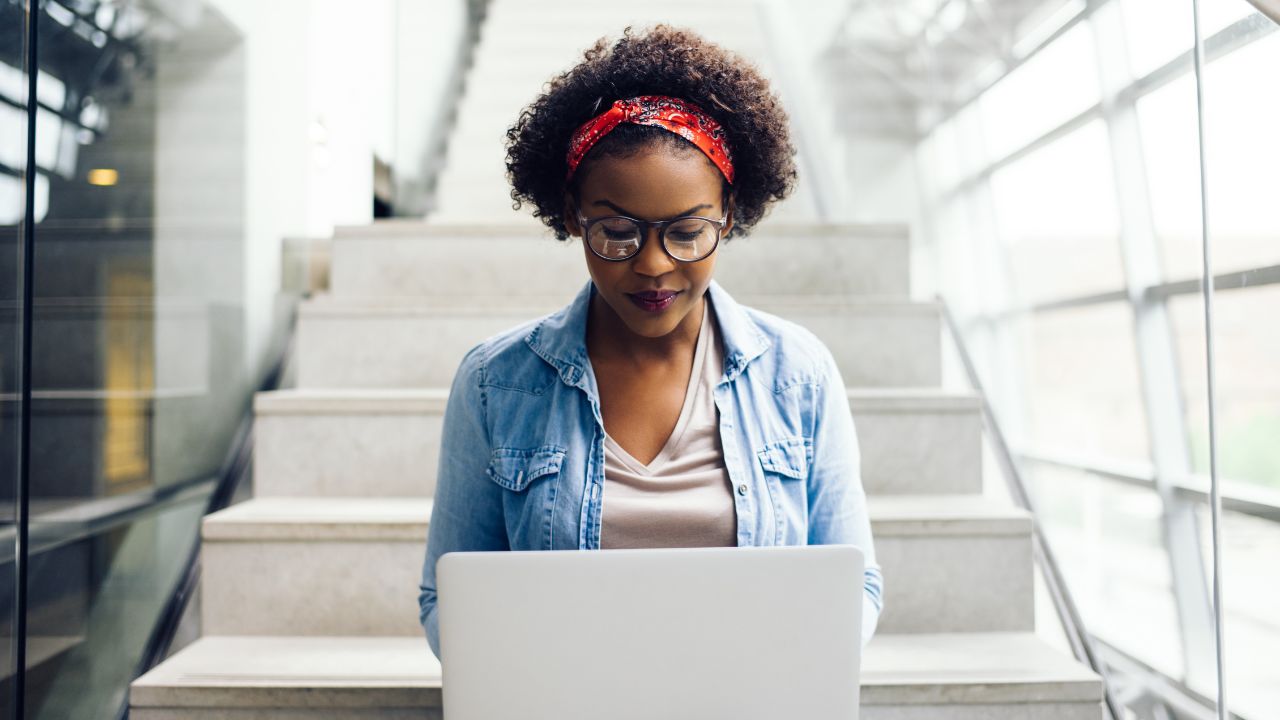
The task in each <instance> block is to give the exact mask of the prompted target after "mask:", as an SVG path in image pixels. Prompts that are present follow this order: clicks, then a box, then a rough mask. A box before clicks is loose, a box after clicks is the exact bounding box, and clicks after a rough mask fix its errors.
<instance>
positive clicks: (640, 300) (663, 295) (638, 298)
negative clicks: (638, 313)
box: [627, 290, 680, 312]
mask: <svg viewBox="0 0 1280 720" xmlns="http://www.w3.org/2000/svg"><path fill="white" fill-rule="evenodd" d="M679 294H680V293H678V292H676V291H674V290H646V291H645V292H639V293H627V297H629V298H631V302H633V303H635V304H636V306H637V307H639V308H640V309H641V310H645V311H647V312H662V311H663V310H666V309H667V308H669V307H671V303H673V302H675V298H676V296H677V295H679Z"/></svg>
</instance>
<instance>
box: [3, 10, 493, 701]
mask: <svg viewBox="0 0 1280 720" xmlns="http://www.w3.org/2000/svg"><path fill="white" fill-rule="evenodd" d="M482 12H483V2H481V0H456V1H454V2H446V3H430V4H424V3H418V2H416V0H392V1H391V2H388V3H377V4H365V5H343V4H340V3H339V4H332V3H330V4H321V3H303V4H291V5H288V6H285V5H283V4H282V5H279V6H277V5H275V4H271V7H270V9H268V8H267V5H266V4H261V3H254V2H249V3H246V2H239V1H237V0H177V1H176V2H164V3H153V2H146V1H145V0H40V1H39V2H29V1H28V0H0V316H2V317H3V323H2V324H3V331H4V334H3V337H0V463H2V467H3V472H0V503H3V504H2V505H0V638H2V639H0V668H3V673H2V674H0V718H16V717H22V718H49V719H50V720H54V719H57V720H66V719H79V718H111V717H118V716H120V715H121V714H122V713H123V712H124V708H125V707H126V704H127V692H128V687H129V683H130V682H131V681H132V680H133V679H135V678H136V677H137V675H138V674H140V673H141V672H142V671H144V670H146V669H147V668H148V667H150V666H152V665H154V664H156V663H157V662H159V661H160V660H162V659H163V657H164V656H166V655H167V654H171V653H172V652H175V651H177V650H178V649H180V648H181V647H182V646H183V645H185V643H187V642H190V641H191V640H192V639H194V637H195V636H197V635H198V634H199V631H200V629H199V617H198V615H199V613H198V612H195V610H197V609H198V604H195V603H191V602H190V600H191V598H192V594H193V591H194V588H195V587H196V583H197V582H198V564H197V563H196V559H197V557H198V549H199V530H200V523H201V517H202V516H203V515H204V514H205V513H207V512H209V511H211V510H213V509H217V508H219V507H223V506H225V505H227V504H228V503H231V502H234V501H238V500H239V499H242V498H243V497H246V496H247V495H248V494H249V492H250V490H251V482H252V477H251V469H252V461H251V460H252V455H251V453H252V429H251V428H252V425H251V421H252V399H253V395H254V393H255V392H257V391H260V390H264V389H270V388H273V387H276V385H277V383H279V382H281V381H282V378H283V379H284V381H285V382H287V379H288V368H287V367H286V366H285V365H284V358H285V357H287V349H288V347H289V338H290V336H291V333H292V330H291V328H292V325H293V317H294V314H295V308H296V305H297V302H298V300H299V299H300V298H301V297H302V296H305V295H307V294H309V293H310V292H312V291H314V290H317V289H321V288H323V287H324V285H325V283H326V282H327V266H328V261H327V245H326V241H324V240H323V239H318V238H327V237H329V236H330V235H331V233H332V229H333V227H334V226H335V225H339V224H357V223H361V222H368V221H370V220H372V219H373V218H374V217H375V216H384V215H388V214H392V215H394V214H402V215H403V214H415V213H416V214H420V213H422V212H424V211H425V210H426V209H427V208H429V207H430V204H431V203H430V191H431V188H432V184H433V178H434V172H435V171H436V169H437V168H438V166H439V164H440V155H441V153H442V152H443V138H444V137H445V135H446V133H447V129H448V127H449V124H450V123H451V122H452V118H451V113H450V109H451V107H452V105H451V100H452V99H453V98H455V97H456V96H457V95H458V93H459V92H460V91H461V77H462V71H463V69H464V68H465V65H466V63H467V61H468V54H469V51H470V47H471V43H472V40H473V39H474V36H475V32H476V28H477V27H478V19H479V17H480V15H481V14H482ZM30 30H34V35H32V34H31V33H30V32H29V31H30ZM323 38H331V39H332V47H330V46H329V45H327V44H326V43H324V42H321V39H323ZM33 41H34V42H33ZM334 48H337V49H339V50H341V51H342V52H334V51H333V50H334ZM33 80H34V87H35V90H34V94H31V93H30V91H29V88H30V87H31V83H32V81H33ZM29 101H30V102H29ZM28 130H31V131H33V132H32V133H31V134H30V135H29V134H28ZM28 153H30V157H31V160H30V161H29V160H28ZM28 170H29V172H28ZM295 238H302V239H295ZM24 242H25V243H27V244H26V245H24ZM24 261H30V268H31V270H32V271H33V273H32V275H31V278H32V282H30V283H24V268H26V267H27V265H26V264H25V263H24ZM28 354H29V362H27V363H26V364H25V369H26V370H27V371H29V377H27V376H25V375H24V357H28ZM24 494H25V495H24ZM24 498H25V502H20V500H23V499H24ZM23 507H27V508H28V509H29V512H28V513H26V515H25V516H24V513H23V512H22V509H23ZM18 653H24V654H25V657H24V662H23V664H22V665H21V666H18V665H15V664H14V663H13V658H14V657H15V656H16V655H17V654H18Z"/></svg>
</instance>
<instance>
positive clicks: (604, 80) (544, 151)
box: [507, 24, 796, 240]
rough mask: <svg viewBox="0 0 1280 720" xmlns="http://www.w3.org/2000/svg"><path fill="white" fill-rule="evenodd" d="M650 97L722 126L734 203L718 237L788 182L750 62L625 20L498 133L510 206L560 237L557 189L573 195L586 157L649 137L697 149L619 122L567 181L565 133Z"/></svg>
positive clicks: (789, 149) (779, 118) (760, 209)
mask: <svg viewBox="0 0 1280 720" xmlns="http://www.w3.org/2000/svg"><path fill="white" fill-rule="evenodd" d="M649 94H653V95H670V96H673V97H679V98H682V99H685V100H688V101H690V102H693V103H695V104H697V105H699V106H700V107H701V108H702V109H703V110H704V111H705V112H706V113H707V114H709V115H711V116H712V117H713V118H715V119H716V121H717V122H719V123H720V124H721V125H722V126H723V127H724V128H725V133H726V135H727V138H728V145H729V152H730V154H731V155H732V157H733V165H734V178H735V182H734V184H733V186H732V187H731V188H729V187H728V184H727V183H725V185H726V188H727V189H728V192H729V194H731V195H732V197H733V201H734V216H733V220H734V224H733V227H732V228H731V229H730V231H729V233H728V235H727V236H726V238H731V237H734V236H736V235H740V234H744V233H745V232H746V231H747V230H749V229H750V228H751V227H752V226H753V225H755V224H756V223H757V222H759V221H760V219H761V218H763V217H764V215H765V213H766V212H767V211H768V209H769V206H770V205H771V204H772V203H774V202H776V201H778V200H781V199H783V198H785V197H786V196H787V195H788V194H790V192H791V190H792V189H793V188H794V187H795V180H796V168H795V163H794V160H793V158H794V156H795V154H796V150H795V147H794V146H793V145H792V144H791V138H790V135H789V133H788V127H789V125H788V120H787V113H786V111H785V110H784V109H783V107H782V103H781V101H780V100H779V99H778V97H777V96H776V94H775V93H774V92H773V91H772V89H771V88H770V86H769V82H768V81H767V80H766V79H765V78H764V77H763V76H762V75H761V73H760V71H759V70H758V69H757V68H756V66H755V64H754V63H752V62H751V61H749V60H747V59H745V58H743V57H742V56H741V55H738V54H736V53H733V52H731V51H729V50H726V49H724V48H722V47H720V46H719V45H716V44H714V43H712V42H709V41H708V40H706V39H705V38H703V37H702V36H701V35H699V34H697V33H695V32H693V31H691V30H687V29H683V28H677V27H672V26H670V25H666V24H660V25H656V26H654V27H653V28H651V29H649V30H647V31H645V32H643V33H642V34H633V32H632V28H631V26H628V27H627V28H626V29H624V30H623V33H622V37H621V38H620V39H618V40H617V42H616V43H614V44H613V45H612V47H610V45H609V42H608V38H603V37H602V38H600V39H599V40H597V41H596V42H595V44H594V45H593V46H592V47H590V48H588V49H587V50H586V51H585V52H584V53H583V59H582V61H580V62H579V63H578V64H577V65H575V66H573V67H572V68H570V69H569V70H566V71H565V72H563V73H560V74H559V75H557V76H555V77H553V78H552V79H551V80H550V81H548V82H547V83H546V84H545V85H544V92H543V93H542V94H541V95H539V96H538V97H537V98H536V99H535V100H534V101H533V102H532V103H530V104H529V105H528V106H527V107H525V108H524V109H523V110H522V111H521V112H520V117H519V119H518V120H517V121H516V123H515V125H513V126H511V127H510V128H509V129H508V130H507V179H508V180H509V181H510V182H511V199H512V207H513V208H515V209H517V210H518V209H520V207H521V205H522V203H524V202H528V203H530V204H531V205H533V208H534V210H533V215H534V217H536V218H538V219H540V220H541V221H542V222H543V223H544V224H545V225H547V227H549V228H551V229H552V230H553V231H554V232H555V235H556V237H557V238H558V239H560V240H565V239H567V238H568V237H569V231H568V229H567V228H566V227H565V222H564V194H565V191H566V190H568V191H569V192H571V193H572V194H573V196H574V197H577V192H578V188H577V183H578V180H579V179H580V178H581V177H583V176H584V175H586V174H587V173H586V167H587V166H589V165H590V164H591V163H593V162H594V161H595V160H598V159H599V158H600V157H604V156H614V157H619V156H620V157H626V156H629V155H630V154H632V153H635V152H636V151H638V150H640V149H641V148H644V147H652V146H653V144H654V143H666V144H668V146H669V147H672V148H674V147H687V148H689V149H694V150H696V146H694V145H693V144H692V143H690V142H689V141H687V140H685V139H684V138H682V137H680V136H679V135H676V134H674V133H671V132H668V131H666V130H663V129H661V128H654V127H650V126H642V125H631V124H625V123H624V124H623V125H619V126H618V128H617V129H615V130H614V131H613V132H611V133H609V134H608V135H606V136H605V137H604V138H603V139H602V140H601V141H600V142H598V143H596V145H595V146H594V147H592V148H591V151H590V152H588V153H587V155H586V157H585V158H583V161H582V165H581V166H579V169H578V171H577V172H576V173H575V174H574V177H573V180H572V181H571V182H570V183H569V184H568V185H566V183H565V175H566V174H567V172H568V163H567V160H566V155H567V153H568V149H569V138H570V136H571V135H572V134H573V132H574V130H576V129H577V128H578V127H579V126H580V125H582V124H583V123H584V122H586V121H587V120H590V119H591V118H592V117H595V115H597V114H598V113H600V112H601V111H603V110H604V109H605V108H608V107H609V106H610V105H611V104H612V103H613V101H614V100H618V99H621V98H628V97H634V96H636V95H649Z"/></svg>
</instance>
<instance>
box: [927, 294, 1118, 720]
mask: <svg viewBox="0 0 1280 720" xmlns="http://www.w3.org/2000/svg"><path fill="white" fill-rule="evenodd" d="M937 301H938V304H939V306H940V307H941V308H942V317H943V321H944V324H945V325H946V327H947V331H948V333H949V334H950V336H951V338H952V340H953V341H954V343H955V348H956V354H957V355H959V357H960V362H961V364H962V365H964V370H965V375H966V376H967V377H968V379H969V384H970V385H971V386H972V387H973V389H974V390H975V391H976V392H977V394H978V399H979V401H980V402H981V405H982V423H983V426H984V427H985V428H986V432H987V436H988V437H989V438H990V440H991V444H992V446H993V449H994V451H995V456H996V461H997V462H998V463H999V464H1000V470H1001V474H1003V475H1004V479H1005V482H1006V483H1007V484H1008V486H1009V493H1010V494H1011V495H1012V496H1013V501H1014V503H1015V504H1017V505H1018V506H1019V507H1021V508H1022V509H1024V510H1026V511H1028V512H1029V513H1031V541H1032V552H1033V553H1034V554H1035V557H1036V560H1037V561H1038V564H1039V565H1040V568H1041V570H1042V571H1043V573H1044V581H1045V586H1046V587H1047V588H1048V590H1049V595H1050V597H1051V598H1052V600H1053V605H1054V608H1056V609H1057V611H1058V618H1059V619H1060V620H1061V621H1062V626H1063V629H1064V630H1065V631H1066V634H1067V642H1068V643H1070V645H1071V650H1072V652H1073V653H1074V654H1075V657H1076V659H1077V660H1079V661H1081V662H1083V663H1085V664H1087V665H1088V666H1089V667H1090V668H1091V669H1092V670H1093V671H1094V672H1096V673H1098V675H1099V676H1101V677H1102V699H1103V703H1104V704H1105V705H1106V706H1107V710H1108V712H1109V713H1110V714H1111V717H1112V718H1113V720H1120V719H1121V718H1124V717H1125V714H1124V706H1123V704H1122V703H1120V701H1119V700H1118V699H1117V698H1116V696H1115V693H1114V692H1113V690H1112V688H1111V685H1110V683H1108V682H1107V669H1106V667H1105V665H1104V664H1103V662H1102V660H1101V658H1100V657H1099V655H1098V650H1097V648H1096V647H1094V644H1093V637H1092V636H1090V635H1089V633H1088V632H1087V631H1086V630H1085V627H1084V621H1083V620H1082V619H1081V617H1080V612H1079V610H1078V609H1077V608H1076V604H1075V601H1074V600H1072V599H1071V593H1070V591H1069V590H1068V589H1067V584H1066V581H1065V580H1064V579H1063V576H1062V571H1061V570H1060V569H1059V568H1058V562H1057V560H1056V559H1055V558H1054V555H1053V551H1052V550H1051V549H1050V548H1049V544H1048V541H1047V540H1046V539H1045V536H1044V530H1043V528H1042V527H1041V526H1040V515H1039V514H1038V513H1037V512H1036V510H1035V507H1034V505H1033V503H1032V502H1031V496H1030V494H1029V493H1028V492H1027V486H1026V483H1025V482H1023V479H1022V474H1021V473H1020V472H1019V470H1018V466H1017V464H1016V463H1015V462H1014V460H1013V454H1012V453H1011V452H1010V450H1009V445H1008V443H1007V442H1005V439H1004V433H1003V432H1002V431H1001V430H1000V423H999V422H998V421H997V420H996V416H995V412H994V411H993V410H992V408H991V403H990V401H989V400H988V399H987V393H986V391H985V390H984V389H983V386H982V381H981V380H980V379H979V378H978V371H977V368H976V366H975V365H974V363H973V358H972V357H971V356H970V355H969V349H968V347H966V346H965V343H964V338H963V337H962V336H961V335H960V328H959V326H958V325H957V324H956V320H955V317H954V316H953V315H952V314H951V307H950V305H948V304H947V301H946V299H945V298H943V297H942V296H940V295H939V296H938V298H937Z"/></svg>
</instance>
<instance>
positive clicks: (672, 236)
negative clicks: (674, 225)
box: [667, 232, 702, 243]
mask: <svg viewBox="0 0 1280 720" xmlns="http://www.w3.org/2000/svg"><path fill="white" fill-rule="evenodd" d="M701 234H702V233H696V232H691V233H681V232H673V233H667V239H668V240H675V241H676V242H685V243H691V242H697V240H698V236H700V235H701Z"/></svg>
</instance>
